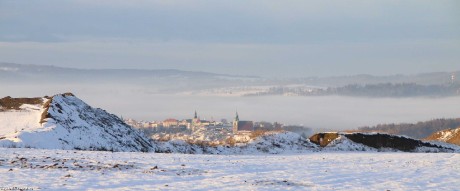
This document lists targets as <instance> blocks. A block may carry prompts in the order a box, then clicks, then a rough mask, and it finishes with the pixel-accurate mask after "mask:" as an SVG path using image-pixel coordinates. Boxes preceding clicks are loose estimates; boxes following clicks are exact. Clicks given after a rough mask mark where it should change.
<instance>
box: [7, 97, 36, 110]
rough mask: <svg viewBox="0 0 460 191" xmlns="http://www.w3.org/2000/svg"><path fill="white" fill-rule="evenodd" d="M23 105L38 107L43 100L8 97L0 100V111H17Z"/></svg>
mask: <svg viewBox="0 0 460 191" xmlns="http://www.w3.org/2000/svg"><path fill="white" fill-rule="evenodd" d="M23 104H31V105H38V104H40V105H41V104H43V99H42V98H41V97H35V98H12V97H10V96H7V97H4V98H2V99H0V106H1V109H0V110H19V109H20V108H19V107H20V106H21V105H23Z"/></svg>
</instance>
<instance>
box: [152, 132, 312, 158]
mask: <svg viewBox="0 0 460 191" xmlns="http://www.w3.org/2000/svg"><path fill="white" fill-rule="evenodd" d="M317 148H318V147H317V146H316V145H315V144H313V143H311V142H310V141H309V140H308V139H305V138H303V137H301V136H300V135H298V134H296V133H292V132H267V133H265V134H264V135H263V136H260V137H257V138H254V139H251V140H250V141H248V142H247V143H236V144H234V145H230V144H224V145H218V146H210V145H206V144H201V145H200V144H190V143H187V142H185V141H184V140H170V141H167V142H160V141H157V142H156V143H155V151H156V152H161V153H188V154H263V153H266V154H285V153H302V152H312V151H315V150H316V149H317Z"/></svg>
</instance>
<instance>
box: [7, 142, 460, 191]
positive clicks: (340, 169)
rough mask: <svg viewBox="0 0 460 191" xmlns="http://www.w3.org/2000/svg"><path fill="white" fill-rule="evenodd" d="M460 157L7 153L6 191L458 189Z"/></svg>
mask: <svg viewBox="0 0 460 191" xmlns="http://www.w3.org/2000/svg"><path fill="white" fill-rule="evenodd" d="M459 176H460V155H459V154H452V153H448V154H445V153H444V154H442V153H379V152H314V153H304V154H287V155H227V156H224V155H186V154H158V153H122V152H121V153H112V152H92V151H64V150H39V149H15V148H0V187H2V188H10V187H17V188H26V187H27V188H34V189H41V190H68V189H75V190H83V189H85V190H458V188H460V181H458V177H459Z"/></svg>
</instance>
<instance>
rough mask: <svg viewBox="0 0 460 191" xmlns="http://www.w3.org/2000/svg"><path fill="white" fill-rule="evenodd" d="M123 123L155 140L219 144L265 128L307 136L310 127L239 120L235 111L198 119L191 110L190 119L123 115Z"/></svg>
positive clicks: (249, 135) (262, 131)
mask: <svg viewBox="0 0 460 191" xmlns="http://www.w3.org/2000/svg"><path fill="white" fill-rule="evenodd" d="M124 121H125V123H126V124H128V125H130V126H132V127H134V128H136V129H139V130H141V131H143V132H144V134H145V135H147V136H148V137H150V138H151V139H153V140H157V141H169V140H173V139H179V140H184V141H187V142H189V143H201V142H205V143H208V144H214V145H217V144H223V143H228V142H229V141H236V142H246V141H248V140H250V139H251V138H254V137H257V136H258V135H261V134H263V133H264V132H267V131H290V132H295V133H298V134H299V135H301V136H302V137H304V138H307V137H308V136H310V135H311V134H312V133H313V131H312V129H311V128H308V127H304V126H296V125H284V124H281V123H278V122H273V123H271V122H266V121H258V122H255V121H250V120H240V116H239V115H238V112H236V114H235V117H234V119H233V121H228V120H226V119H221V120H220V121H215V120H205V119H201V118H200V117H199V116H198V114H197V112H196V111H195V113H194V115H193V118H191V119H181V120H178V119H173V118H168V119H165V120H163V121H137V120H134V119H124Z"/></svg>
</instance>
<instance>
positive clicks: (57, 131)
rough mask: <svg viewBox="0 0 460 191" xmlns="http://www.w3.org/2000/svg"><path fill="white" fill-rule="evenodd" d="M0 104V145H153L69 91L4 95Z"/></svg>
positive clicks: (147, 147) (143, 148)
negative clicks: (39, 95) (31, 95)
mask: <svg viewBox="0 0 460 191" xmlns="http://www.w3.org/2000/svg"><path fill="white" fill-rule="evenodd" d="M0 105H2V107H1V108H0V146H1V147H32V148H45V149H81V150H109V151H144V152H147V151H149V150H150V149H151V148H152V145H151V143H150V142H149V141H148V140H147V139H146V138H145V137H144V135H143V134H142V133H140V132H139V131H137V130H135V129H133V128H132V127H130V126H128V125H126V124H125V123H124V122H123V121H122V120H121V119H119V118H118V117H117V116H115V115H112V114H109V113H107V112H106V111H104V110H102V109H99V108H92V107H91V106H89V105H87V104H86V103H85V102H83V101H82V100H80V99H78V98H77V97H75V96H74V95H73V94H71V93H66V94H58V95H55V96H53V97H44V98H10V97H6V98H3V99H2V101H0Z"/></svg>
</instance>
